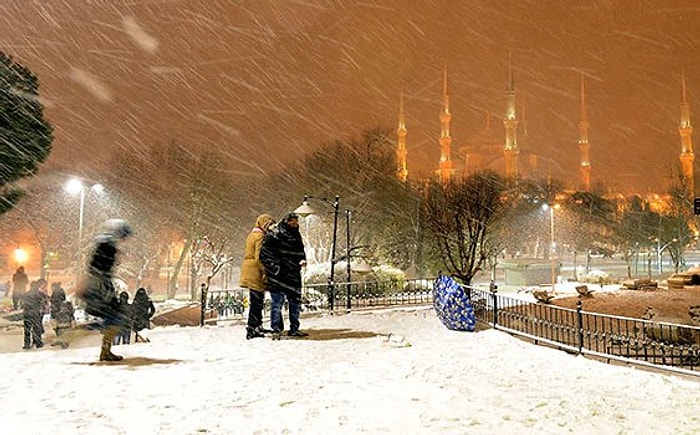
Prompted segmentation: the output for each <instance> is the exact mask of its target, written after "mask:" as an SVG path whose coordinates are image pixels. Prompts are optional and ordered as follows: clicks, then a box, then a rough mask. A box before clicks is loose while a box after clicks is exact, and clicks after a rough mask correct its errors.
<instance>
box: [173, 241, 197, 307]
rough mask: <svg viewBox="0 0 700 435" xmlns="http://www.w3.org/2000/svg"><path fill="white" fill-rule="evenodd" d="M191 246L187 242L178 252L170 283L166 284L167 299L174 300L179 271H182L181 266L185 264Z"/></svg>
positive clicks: (189, 242)
mask: <svg viewBox="0 0 700 435" xmlns="http://www.w3.org/2000/svg"><path fill="white" fill-rule="evenodd" d="M191 244H192V242H191V241H189V240H187V241H186V242H185V246H183V248H182V252H180V256H179V257H178V259H177V262H176V263H175V267H174V268H173V273H172V275H171V276H170V282H168V289H167V296H168V299H175V294H176V293H177V277H178V275H179V274H180V270H181V269H182V264H183V263H184V262H185V258H187V253H188V252H189V251H190V245H191Z"/></svg>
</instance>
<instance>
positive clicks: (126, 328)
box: [114, 291, 134, 345]
mask: <svg viewBox="0 0 700 435" xmlns="http://www.w3.org/2000/svg"><path fill="white" fill-rule="evenodd" d="M119 310H120V311H121V312H122V314H123V315H124V323H123V324H122V325H121V328H120V329H119V332H118V333H117V335H115V336H114V344H117V345H118V344H130V343H131V327H132V326H133V323H134V322H133V320H132V316H131V304H130V303H129V293H127V292H125V291H123V292H121V293H119Z"/></svg>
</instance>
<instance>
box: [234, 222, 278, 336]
mask: <svg viewBox="0 0 700 435" xmlns="http://www.w3.org/2000/svg"><path fill="white" fill-rule="evenodd" d="M274 223H275V220H274V219H273V218H272V216H270V215H267V214H261V215H260V216H258V217H257V219H255V226H254V227H253V229H252V230H251V231H250V233H248V237H246V240H245V252H244V254H243V263H242V264H241V275H240V280H239V285H240V286H241V287H243V288H244V289H247V290H248V325H247V327H246V339H247V340H250V339H252V338H258V337H264V336H265V332H270V331H269V330H266V329H265V328H263V305H264V303H265V289H266V287H267V278H266V277H265V266H264V265H263V264H262V262H261V261H260V249H261V248H262V243H263V238H264V237H265V234H267V233H268V232H270V229H271V228H272V226H273V225H274Z"/></svg>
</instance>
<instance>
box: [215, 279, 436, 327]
mask: <svg viewBox="0 0 700 435" xmlns="http://www.w3.org/2000/svg"><path fill="white" fill-rule="evenodd" d="M433 281H434V279H430V278H429V279H406V280H392V281H372V282H348V283H338V284H335V285H334V286H332V287H331V286H329V285H328V284H309V285H306V286H304V287H303V288H302V293H301V300H302V310H303V311H307V312H308V311H319V310H321V311H328V310H330V311H332V310H351V309H352V310H356V309H363V308H372V307H385V306H392V305H419V304H429V303H432V301H433ZM247 307H248V291H247V290H245V289H228V290H209V292H208V294H207V302H206V308H207V309H214V310H216V311H217V314H218V317H219V318H229V317H232V316H235V315H240V314H243V312H244V311H245V309H246V308H247ZM264 310H265V312H269V310H270V304H269V300H268V301H266V303H265V306H264Z"/></svg>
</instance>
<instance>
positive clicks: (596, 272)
mask: <svg viewBox="0 0 700 435" xmlns="http://www.w3.org/2000/svg"><path fill="white" fill-rule="evenodd" d="M581 282H584V283H587V284H599V285H606V284H613V283H614V280H613V279H612V277H610V275H609V274H608V273H607V272H603V271H602V270H600V269H593V270H591V271H590V272H588V274H587V275H585V276H583V277H582V278H581Z"/></svg>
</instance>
